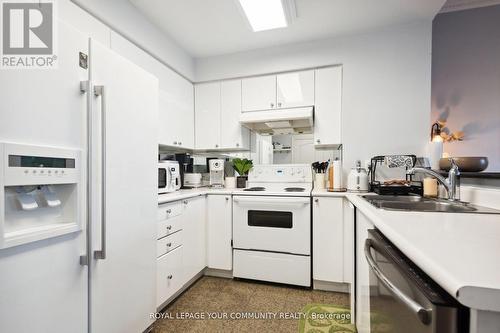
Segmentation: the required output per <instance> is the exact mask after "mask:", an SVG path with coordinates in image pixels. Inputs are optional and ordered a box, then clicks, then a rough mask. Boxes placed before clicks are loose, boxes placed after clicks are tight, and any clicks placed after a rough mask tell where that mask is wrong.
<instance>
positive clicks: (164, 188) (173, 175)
mask: <svg viewBox="0 0 500 333" xmlns="http://www.w3.org/2000/svg"><path fill="white" fill-rule="evenodd" d="M180 188H181V176H180V172H179V162H177V161H159V162H158V194H162V193H169V192H174V191H177V190H178V189H180Z"/></svg>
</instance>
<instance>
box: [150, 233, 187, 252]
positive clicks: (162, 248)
mask: <svg viewBox="0 0 500 333" xmlns="http://www.w3.org/2000/svg"><path fill="white" fill-rule="evenodd" d="M181 245H182V230H181V231H178V232H176V233H175V234H173V235H170V236H167V237H164V238H162V239H160V240H159V241H158V242H157V243H156V255H157V257H161V256H162V255H164V254H165V253H168V252H170V251H172V250H174V249H176V248H178V247H179V246H181Z"/></svg>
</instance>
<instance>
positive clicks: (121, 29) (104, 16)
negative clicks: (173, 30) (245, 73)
mask: <svg viewBox="0 0 500 333" xmlns="http://www.w3.org/2000/svg"><path fill="white" fill-rule="evenodd" d="M58 4H59V5H60V7H61V8H63V10H65V13H64V14H65V15H71V14H73V15H71V19H72V20H76V21H88V20H89V19H88V18H82V17H83V16H84V15H81V11H83V10H82V9H78V10H77V9H75V8H72V7H73V6H76V5H78V6H80V7H82V8H84V9H85V10H86V11H88V12H90V13H92V15H94V16H95V17H97V18H98V19H99V20H102V22H104V23H105V24H107V25H109V26H111V27H112V28H113V30H115V31H116V32H118V33H120V34H122V35H124V36H125V37H126V38H127V39H129V40H131V41H132V42H134V43H135V44H137V45H139V46H140V47H141V48H142V49H144V50H145V51H147V52H149V53H151V54H152V55H154V56H155V57H156V58H158V59H159V60H161V61H162V62H164V63H166V64H167V65H168V66H169V67H171V68H173V69H174V70H175V71H177V72H178V73H179V74H181V75H183V76H185V77H186V78H188V79H190V80H193V78H194V61H193V58H192V57H191V56H190V55H189V54H188V53H186V52H185V51H184V50H183V49H182V48H181V47H179V46H178V45H177V44H176V43H175V42H174V41H173V39H171V38H170V37H169V36H167V35H165V34H164V33H163V32H161V31H160V30H159V29H158V28H157V27H156V26H154V25H153V24H152V23H151V22H149V21H148V20H147V19H146V17H145V16H143V15H142V14H141V13H140V12H139V11H138V10H137V9H136V8H135V7H134V6H133V5H132V4H131V3H130V2H129V1H127V0H105V1H103V0H71V2H70V0H62V1H61V0H58ZM75 4H76V5H75ZM75 14H76V15H75ZM70 23H71V22H70ZM82 23H84V22H82ZM97 25H98V26H102V23H101V22H98V24H97ZM89 28H90V29H92V26H90V27H89Z"/></svg>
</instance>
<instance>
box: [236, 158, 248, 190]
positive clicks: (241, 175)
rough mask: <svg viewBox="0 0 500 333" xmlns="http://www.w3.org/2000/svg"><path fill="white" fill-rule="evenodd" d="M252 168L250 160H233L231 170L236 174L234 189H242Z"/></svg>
mask: <svg viewBox="0 0 500 333" xmlns="http://www.w3.org/2000/svg"><path fill="white" fill-rule="evenodd" d="M252 167H253V162H252V160H249V159H247V158H243V159H242V158H234V159H233V169H234V170H235V171H236V172H237V173H238V177H237V178H236V187H237V188H244V187H246V183H247V180H248V172H249V171H250V169H252Z"/></svg>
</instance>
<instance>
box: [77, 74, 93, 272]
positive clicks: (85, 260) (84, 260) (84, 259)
mask: <svg viewBox="0 0 500 333" xmlns="http://www.w3.org/2000/svg"><path fill="white" fill-rule="evenodd" d="M90 86H91V82H90V81H80V92H81V93H82V94H87V158H86V159H87V188H86V195H87V200H86V211H87V213H86V227H85V229H86V233H87V240H86V244H87V245H86V250H85V254H84V255H81V256H80V265H82V266H88V265H89V256H88V253H89V246H90V216H91V207H90V201H91V200H90V179H92V178H91V169H90V167H91V163H90V161H91V153H92V152H91V146H92V131H91V124H92V118H91V111H90V110H91V103H92V95H91V94H88V92H89V90H90Z"/></svg>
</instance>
